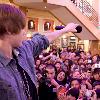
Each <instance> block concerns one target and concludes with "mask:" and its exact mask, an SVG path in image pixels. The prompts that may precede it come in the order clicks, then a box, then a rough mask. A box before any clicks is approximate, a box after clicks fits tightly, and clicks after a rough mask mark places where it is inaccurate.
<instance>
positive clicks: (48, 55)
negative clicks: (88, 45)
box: [35, 45, 100, 100]
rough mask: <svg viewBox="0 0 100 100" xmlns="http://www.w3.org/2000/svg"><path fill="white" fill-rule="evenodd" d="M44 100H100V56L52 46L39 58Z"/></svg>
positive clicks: (37, 70) (36, 61) (37, 60)
mask: <svg viewBox="0 0 100 100" xmlns="http://www.w3.org/2000/svg"><path fill="white" fill-rule="evenodd" d="M35 65H36V66H35V68H36V76H37V79H38V84H39V89H38V93H39V99H40V100H100V56H99V55H98V54H96V55H92V54H91V52H84V50H82V48H79V49H71V48H70V47H67V48H62V49H59V48H57V47H56V46H54V45H53V46H51V47H50V50H49V51H48V52H46V51H43V52H42V53H41V54H40V55H39V56H37V57H36V58H35Z"/></svg>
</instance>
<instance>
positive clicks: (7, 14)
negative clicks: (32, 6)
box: [0, 4, 26, 36]
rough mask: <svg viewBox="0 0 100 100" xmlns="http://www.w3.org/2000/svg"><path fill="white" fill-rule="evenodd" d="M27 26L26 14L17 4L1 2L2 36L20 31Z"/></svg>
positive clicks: (0, 33)
mask: <svg viewBox="0 0 100 100" xmlns="http://www.w3.org/2000/svg"><path fill="white" fill-rule="evenodd" d="M25 26H26V17H25V14H24V13H23V12H22V11H21V10H20V9H18V8H16V7H15V6H12V5H9V4H0V36H3V35H5V34H8V32H10V33H11V34H13V33H15V34H16V33H19V32H20V31H21V29H24V28H25Z"/></svg>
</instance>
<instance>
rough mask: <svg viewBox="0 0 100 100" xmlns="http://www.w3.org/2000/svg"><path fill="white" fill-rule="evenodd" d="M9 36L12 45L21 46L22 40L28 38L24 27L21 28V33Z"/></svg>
mask: <svg viewBox="0 0 100 100" xmlns="http://www.w3.org/2000/svg"><path fill="white" fill-rule="evenodd" d="M9 37H10V43H11V45H12V47H19V46H21V45H22V42H23V41H24V40H26V39H27V37H26V32H25V30H24V29H23V30H21V31H20V33H17V34H11V35H9Z"/></svg>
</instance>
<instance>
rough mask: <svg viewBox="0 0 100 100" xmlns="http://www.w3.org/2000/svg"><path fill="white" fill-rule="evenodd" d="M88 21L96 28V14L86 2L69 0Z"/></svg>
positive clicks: (84, 0) (83, 0)
mask: <svg viewBox="0 0 100 100" xmlns="http://www.w3.org/2000/svg"><path fill="white" fill-rule="evenodd" d="M71 1H72V2H73V3H74V4H75V5H76V6H77V7H78V8H79V9H80V11H81V12H82V13H83V14H84V15H85V16H87V17H88V18H89V20H90V21H91V22H92V23H93V24H94V25H95V26H96V27H98V22H99V21H98V14H97V12H96V11H95V10H94V9H93V7H92V6H91V5H90V3H89V2H87V1H86V0H79V2H77V0H71Z"/></svg>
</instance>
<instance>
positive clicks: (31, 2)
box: [13, 0, 59, 10]
mask: <svg viewBox="0 0 100 100" xmlns="http://www.w3.org/2000/svg"><path fill="white" fill-rule="evenodd" d="M23 1H24V2H23ZM13 2H14V3H15V4H17V5H20V6H24V7H27V8H34V9H37V10H52V9H56V8H58V7H59V6H58V5H53V4H48V3H45V2H43V0H13Z"/></svg>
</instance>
